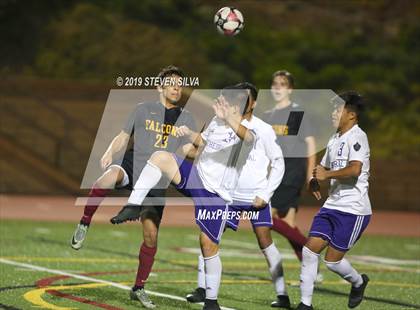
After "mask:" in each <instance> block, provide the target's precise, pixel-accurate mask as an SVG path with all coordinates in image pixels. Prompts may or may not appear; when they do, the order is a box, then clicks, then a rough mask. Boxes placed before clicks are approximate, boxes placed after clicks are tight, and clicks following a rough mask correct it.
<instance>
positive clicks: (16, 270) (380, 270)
mask: <svg viewBox="0 0 420 310" xmlns="http://www.w3.org/2000/svg"><path fill="white" fill-rule="evenodd" d="M74 227H75V225H73V224H68V223H60V224H57V223H51V222H48V223H45V222H27V221H2V222H1V225H0V236H1V237H0V238H1V244H0V245H1V253H0V255H1V257H2V259H3V261H2V262H1V263H0V271H1V273H0V274H1V277H0V278H1V280H0V282H1V283H0V285H1V289H0V304H1V305H0V308H5V309H33V308H34V306H35V307H36V306H38V307H41V308H44V309H93V308H98V307H99V308H103V309H114V310H116V309H135V308H139V307H140V305H139V304H138V303H136V302H134V301H130V300H129V298H128V291H127V290H125V289H124V288H125V287H124V286H122V287H115V286H110V285H109V283H96V282H94V280H89V279H80V278H74V277H68V276H67V277H66V276H60V275H57V274H54V273H51V272H47V271H45V270H44V271H37V270H34V268H36V267H34V266H37V267H46V268H49V269H53V270H56V271H57V270H59V271H61V272H68V273H71V274H78V275H80V274H84V275H87V276H89V277H91V278H94V279H100V280H108V281H112V282H115V283H119V284H122V285H125V286H131V285H132V282H133V280H134V278H135V272H136V269H137V255H138V247H139V244H140V237H141V226H140V224H139V225H120V226H117V227H115V226H111V225H107V224H96V225H95V224H94V225H93V226H92V227H91V229H90V231H89V234H88V238H87V240H86V243H85V245H84V247H83V248H82V249H81V250H80V251H74V250H73V249H71V248H70V246H69V239H70V237H71V235H72V233H73V230H74ZM197 236H198V230H197V229H192V228H170V227H164V226H163V227H162V229H161V232H160V244H159V250H158V253H157V257H156V258H157V259H156V262H155V265H154V270H153V273H152V274H151V276H150V278H149V283H148V285H147V289H148V290H150V291H152V292H155V293H161V294H167V295H170V296H166V297H158V296H155V295H154V296H151V298H152V299H153V300H154V301H155V303H156V304H157V305H158V307H159V309H201V306H199V305H191V304H187V303H186V302H184V301H182V300H176V298H177V296H178V297H183V296H185V294H186V293H188V292H189V291H190V290H191V289H193V288H195V285H196V271H195V266H196V260H197V254H196V253H198V241H197ZM274 238H275V240H276V244H277V245H278V247H279V249H280V250H281V252H282V253H283V255H284V258H285V259H284V269H285V275H286V280H287V282H288V284H289V294H290V297H291V300H292V304H293V305H294V306H296V305H297V303H298V302H299V288H298V287H297V286H296V285H297V284H298V278H299V271H300V270H299V264H298V261H297V260H296V259H295V258H294V256H293V255H292V252H291V250H290V247H289V245H288V243H287V242H286V241H285V240H283V239H282V238H281V237H280V236H278V235H276V234H274ZM221 253H222V262H223V272H224V274H223V278H222V286H221V289H220V299H219V301H220V304H221V305H222V306H225V307H229V308H234V309H251V310H252V309H269V308H270V303H271V301H272V300H273V299H274V297H275V294H274V291H273V287H272V284H271V283H270V281H268V271H267V268H266V263H265V260H264V257H263V256H262V255H261V254H260V252H259V250H258V247H257V245H256V243H255V238H254V236H253V234H252V232H251V231H248V230H243V231H239V232H236V233H234V232H232V231H227V232H226V233H225V235H224V236H223V242H222V251H221ZM351 254H352V255H353V257H351V256H350V257H349V258H350V260H351V261H352V262H353V263H354V265H355V266H356V267H357V268H358V269H359V270H360V271H361V272H364V273H367V274H369V276H370V279H371V282H370V284H369V286H368V288H367V293H366V295H367V300H365V301H364V302H363V303H362V304H361V306H360V307H359V308H358V309H369V310H370V309H381V310H382V309H420V297H419V296H420V265H419V257H420V244H419V240H418V239H416V238H397V237H374V236H364V237H363V238H362V239H361V240H360V241H359V242H358V244H357V245H356V246H355V248H354V249H353V250H352V252H351ZM362 256H363V257H362ZM4 260H8V261H9V262H14V263H17V264H22V263H23V264H30V266H22V265H10V264H6V263H5V261H4ZM28 267H30V268H28ZM321 268H322V271H323V274H324V282H323V283H322V284H321V285H318V286H317V290H316V291H315V294H314V300H313V302H314V307H315V309H319V310H321V309H322V310H328V309H333V310H337V309H346V305H347V293H348V291H349V289H350V287H349V285H348V284H347V283H344V282H343V281H341V279H340V278H339V277H338V276H337V275H335V274H333V273H331V272H329V271H327V270H326V269H325V267H324V266H322V265H321Z"/></svg>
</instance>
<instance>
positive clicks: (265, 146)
mask: <svg viewBox="0 0 420 310" xmlns="http://www.w3.org/2000/svg"><path fill="white" fill-rule="evenodd" d="M242 124H243V125H244V126H245V127H247V128H248V129H249V130H252V131H253V133H254V135H255V139H256V141H254V145H253V146H252V149H251V150H250V151H249V152H248V153H247V154H246V155H247V157H246V161H245V164H244V165H243V166H241V163H240V162H239V163H238V165H237V167H238V169H239V170H240V171H238V172H239V178H238V180H237V184H236V186H235V189H234V190H233V192H232V198H233V200H239V201H243V202H251V203H252V202H253V201H254V199H255V197H256V196H258V197H260V198H262V199H263V200H264V201H266V202H269V201H270V199H271V196H272V195H273V193H274V190H275V189H276V188H277V187H278V186H279V185H280V183H281V180H282V178H283V174H284V159H283V153H282V151H281V148H280V146H279V145H278V144H277V143H276V134H275V133H274V130H273V128H272V127H271V125H269V124H267V123H266V122H264V121H262V120H261V119H259V118H258V117H255V116H252V118H251V120H250V121H247V120H244V121H243V122H242ZM245 152H246V150H245ZM269 168H270V169H269ZM269 170H270V171H269Z"/></svg>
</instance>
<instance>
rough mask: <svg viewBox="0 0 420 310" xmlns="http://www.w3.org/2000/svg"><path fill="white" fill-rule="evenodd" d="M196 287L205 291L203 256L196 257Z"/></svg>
mask: <svg viewBox="0 0 420 310" xmlns="http://www.w3.org/2000/svg"><path fill="white" fill-rule="evenodd" d="M197 282H198V287H201V288H203V289H206V273H205V272H204V258H203V255H199V256H198V275H197Z"/></svg>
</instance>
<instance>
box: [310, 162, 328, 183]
mask: <svg viewBox="0 0 420 310" xmlns="http://www.w3.org/2000/svg"><path fill="white" fill-rule="evenodd" d="M327 173H328V171H327V170H326V169H325V168H324V167H322V166H321V165H318V166H316V167H315V168H314V170H313V171H312V176H313V177H314V178H316V179H317V180H319V181H324V180H326V179H328V175H327Z"/></svg>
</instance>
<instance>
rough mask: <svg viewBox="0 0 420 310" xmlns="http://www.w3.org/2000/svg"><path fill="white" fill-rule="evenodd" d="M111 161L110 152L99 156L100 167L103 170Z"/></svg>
mask: <svg viewBox="0 0 420 310" xmlns="http://www.w3.org/2000/svg"><path fill="white" fill-rule="evenodd" d="M111 163H112V154H111V153H109V152H105V154H104V156H102V158H101V168H102V170H105V169H106V168H108V166H109V165H110V164H111Z"/></svg>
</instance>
